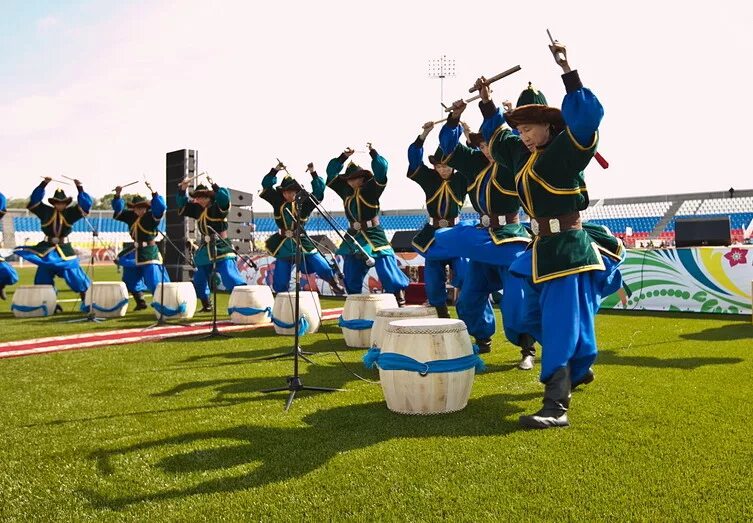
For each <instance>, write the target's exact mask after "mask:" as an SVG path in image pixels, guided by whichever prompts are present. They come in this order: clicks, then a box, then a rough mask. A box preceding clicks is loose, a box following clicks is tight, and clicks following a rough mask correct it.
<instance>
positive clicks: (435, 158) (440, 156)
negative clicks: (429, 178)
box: [429, 147, 446, 165]
mask: <svg viewBox="0 0 753 523" xmlns="http://www.w3.org/2000/svg"><path fill="white" fill-rule="evenodd" d="M445 160H446V157H445V155H444V151H442V148H441V147H437V150H436V151H434V154H430V155H429V163H431V164H432V165H437V164H438V163H444V162H445Z"/></svg>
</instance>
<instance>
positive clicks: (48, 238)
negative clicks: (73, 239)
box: [45, 236, 68, 245]
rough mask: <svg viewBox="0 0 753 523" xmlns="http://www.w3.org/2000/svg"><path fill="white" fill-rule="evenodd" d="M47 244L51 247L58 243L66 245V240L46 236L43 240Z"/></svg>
mask: <svg viewBox="0 0 753 523" xmlns="http://www.w3.org/2000/svg"><path fill="white" fill-rule="evenodd" d="M45 240H46V241H47V243H51V244H53V245H58V244H59V243H68V238H58V237H53V236H47V237H46V238H45Z"/></svg>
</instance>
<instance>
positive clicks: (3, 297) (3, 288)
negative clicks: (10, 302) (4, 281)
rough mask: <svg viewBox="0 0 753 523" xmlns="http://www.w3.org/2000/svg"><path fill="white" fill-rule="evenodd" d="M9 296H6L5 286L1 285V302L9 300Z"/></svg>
mask: <svg viewBox="0 0 753 523" xmlns="http://www.w3.org/2000/svg"><path fill="white" fill-rule="evenodd" d="M7 299H8V296H7V295H6V294H5V285H0V300H7Z"/></svg>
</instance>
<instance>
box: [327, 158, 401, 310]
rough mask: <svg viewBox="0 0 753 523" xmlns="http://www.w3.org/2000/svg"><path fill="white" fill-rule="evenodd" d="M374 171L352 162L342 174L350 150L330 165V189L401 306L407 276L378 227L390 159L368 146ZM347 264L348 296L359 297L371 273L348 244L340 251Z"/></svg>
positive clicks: (351, 230)
mask: <svg viewBox="0 0 753 523" xmlns="http://www.w3.org/2000/svg"><path fill="white" fill-rule="evenodd" d="M368 147H369V155H370V156H371V169H372V170H373V172H372V171H369V170H367V169H362V168H361V167H359V166H358V165H356V164H355V163H353V162H352V161H351V162H349V163H348V166H347V167H346V168H345V172H343V173H342V174H340V171H341V170H342V168H343V165H344V164H345V160H347V159H348V158H349V157H350V156H352V155H353V153H354V152H355V151H353V149H351V148H347V149H345V150H344V151H343V153H342V154H341V155H340V156H338V157H337V158H333V159H332V160H330V162H329V164H328V165H327V186H329V187H330V188H331V189H332V190H333V191H335V192H336V193H337V194H338V196H340V198H342V200H343V205H344V206H345V215H346V216H347V218H348V221H349V222H350V228H349V230H348V232H349V233H350V234H351V236H353V237H354V238H355V240H356V241H357V242H358V244H359V245H360V246H361V247H362V248H363V250H364V251H366V253H367V254H368V255H369V256H371V257H373V258H374V260H375V264H376V271H377V275H378V276H379V281H381V282H382V287H383V288H384V290H385V291H386V292H390V293H393V294H394V295H395V297H396V298H397V303H398V305H399V306H401V307H402V306H403V305H405V288H406V287H408V283H409V280H408V277H407V276H406V275H405V274H403V272H402V271H401V270H400V268H399V267H398V265H397V260H395V252H394V251H393V250H392V247H390V244H389V242H388V241H387V236H386V235H385V234H384V229H382V227H381V226H380V225H379V197H380V196H381V195H382V192H384V188H385V186H386V185H387V160H386V159H385V158H384V157H382V156H381V155H380V154H379V153H377V151H376V149H374V148H373V147H372V146H371V144H368ZM337 254H340V255H342V256H343V258H344V261H345V270H344V271H343V272H344V273H345V288H346V289H347V291H348V294H360V293H361V289H362V288H363V279H364V277H366V274H367V273H368V271H369V267H368V265H367V264H366V260H364V259H363V258H364V257H363V255H362V253H361V251H360V250H359V249H358V248H357V247H356V246H355V245H352V244H351V243H350V242H349V241H346V242H343V243H342V245H340V248H339V249H338V250H337Z"/></svg>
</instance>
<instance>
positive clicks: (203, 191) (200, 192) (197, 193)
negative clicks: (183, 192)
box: [190, 183, 214, 198]
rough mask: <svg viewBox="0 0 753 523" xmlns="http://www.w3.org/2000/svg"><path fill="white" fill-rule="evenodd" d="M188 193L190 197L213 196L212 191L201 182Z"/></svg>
mask: <svg viewBox="0 0 753 523" xmlns="http://www.w3.org/2000/svg"><path fill="white" fill-rule="evenodd" d="M190 195H191V198H214V191H213V190H212V189H210V188H209V187H207V186H206V185H204V184H203V183H200V184H199V185H197V186H196V189H194V190H193V192H192V193H190Z"/></svg>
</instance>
